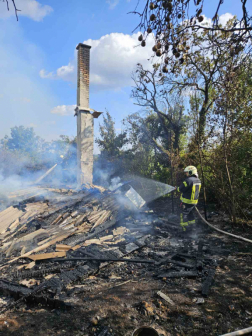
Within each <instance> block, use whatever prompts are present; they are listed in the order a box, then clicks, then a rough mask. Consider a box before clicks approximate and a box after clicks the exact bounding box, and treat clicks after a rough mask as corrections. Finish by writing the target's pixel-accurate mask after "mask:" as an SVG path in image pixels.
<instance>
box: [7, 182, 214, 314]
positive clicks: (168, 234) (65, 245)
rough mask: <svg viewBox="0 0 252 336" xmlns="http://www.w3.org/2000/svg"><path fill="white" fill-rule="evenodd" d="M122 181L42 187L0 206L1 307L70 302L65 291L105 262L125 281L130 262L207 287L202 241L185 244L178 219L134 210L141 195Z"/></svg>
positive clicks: (210, 264)
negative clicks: (115, 187)
mask: <svg viewBox="0 0 252 336" xmlns="http://www.w3.org/2000/svg"><path fill="white" fill-rule="evenodd" d="M122 189H123V190H124V194H123V193H119V194H118V193H117V191H113V192H111V191H108V190H105V189H103V188H100V187H99V188H98V187H92V188H89V189H88V188H85V189H83V190H81V191H78V192H77V191H73V190H53V189H51V190H43V192H41V193H39V196H38V195H37V196H36V197H31V196H30V197H29V198H28V199H26V200H24V201H22V202H19V203H18V204H16V205H14V206H11V207H9V208H7V209H5V210H4V211H2V212H1V213H0V230H1V232H0V233H1V236H0V239H1V247H0V248H1V265H0V267H1V279H0V292H1V294H2V295H4V296H7V297H11V299H9V301H8V302H7V301H6V305H3V307H2V310H3V311H5V310H7V309H10V308H12V307H14V306H17V305H18V304H20V303H26V304H28V305H31V304H33V305H34V304H42V305H45V306H49V307H51V308H69V307H70V306H71V304H72V302H73V300H71V299H70V300H69V293H70V292H71V293H72V294H73V296H74V295H75V292H76V290H77V291H78V284H79V283H82V284H83V283H85V281H87V283H88V279H90V277H92V276H94V275H96V274H97V273H99V272H100V273H102V272H103V274H106V272H110V271H109V267H108V266H112V265H114V266H113V267H114V269H113V272H114V273H118V274H117V276H118V277H120V276H121V275H122V274H124V278H125V275H127V281H131V278H130V275H131V274H134V272H135V270H136V267H137V269H138V271H137V274H141V272H143V273H144V274H146V275H148V276H150V277H151V278H153V279H161V280H163V281H172V280H174V279H176V278H195V279H198V281H200V282H201V283H202V295H205V296H207V295H208V293H209V289H210V286H211V284H212V281H213V278H214V273H215V268H216V266H217V263H216V261H215V260H214V259H211V258H210V257H205V256H204V254H203V251H202V249H203V245H202V243H201V242H197V241H195V240H194V241H193V243H190V244H189V243H188V245H187V246H186V247H185V246H184V243H183V240H182V239H179V237H180V231H179V230H180V229H179V226H176V225H174V223H173V224H170V223H169V221H168V222H167V221H164V222H163V221H162V220H160V218H158V217H157V216H156V215H155V214H154V213H153V211H152V210H149V209H148V208H147V207H141V210H139V209H138V211H136V209H137V205H139V202H140V204H141V206H142V205H143V203H144V202H143V199H141V197H140V196H139V195H138V194H137V192H136V191H135V190H134V189H133V188H132V187H128V188H126V191H125V188H122ZM174 232H175V235H176V236H177V237H178V239H177V238H176V239H175V238H172V236H174ZM164 237H165V238H164ZM197 244H198V245H197ZM110 268H111V267H110ZM106 270H107V271H106ZM75 286H77V287H76V288H75ZM69 288H71V289H69ZM70 297H71V295H70Z"/></svg>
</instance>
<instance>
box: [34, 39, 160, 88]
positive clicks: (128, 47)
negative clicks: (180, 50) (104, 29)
mask: <svg viewBox="0 0 252 336" xmlns="http://www.w3.org/2000/svg"><path fill="white" fill-rule="evenodd" d="M139 34H140V33H136V34H133V35H126V34H123V33H111V34H108V35H104V36H102V37H101V38H100V39H99V40H92V39H89V40H86V41H84V42H83V43H84V44H88V45H90V46H91V47H92V48H91V51H90V52H91V55H90V58H91V60H90V63H91V69H90V84H91V89H92V88H93V89H95V90H107V89H110V90H111V89H112V90H120V89H121V88H123V87H127V86H131V85H132V79H131V74H132V72H133V70H134V68H135V66H136V64H137V63H141V64H142V65H143V66H144V67H145V68H149V67H151V62H149V61H148V58H149V57H150V56H151V55H153V52H152V47H153V45H154V40H153V37H152V36H149V37H148V39H147V41H146V47H144V48H143V47H140V46H138V45H139V41H138V36H139ZM76 55H77V53H75V58H74V60H73V61H71V62H69V63H68V65H65V66H62V67H60V68H58V69H57V70H56V71H55V72H49V73H47V72H46V71H45V70H44V69H42V70H41V71H40V77H42V78H48V79H62V80H65V81H71V82H74V83H76V78H77V69H76V68H77V61H76Z"/></svg>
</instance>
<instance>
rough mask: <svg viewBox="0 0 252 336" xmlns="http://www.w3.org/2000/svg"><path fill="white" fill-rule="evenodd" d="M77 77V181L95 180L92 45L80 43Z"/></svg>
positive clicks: (81, 182) (89, 182)
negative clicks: (91, 104)
mask: <svg viewBox="0 0 252 336" xmlns="http://www.w3.org/2000/svg"><path fill="white" fill-rule="evenodd" d="M76 49H77V50H78V78H77V108H76V114H77V181H78V185H82V184H85V183H88V184H92V182H93V150H94V119H93V115H92V114H91V113H90V108H89V63H90V62H89V61H90V49H91V47H90V46H88V45H86V44H83V43H79V44H78V46H77V48H76Z"/></svg>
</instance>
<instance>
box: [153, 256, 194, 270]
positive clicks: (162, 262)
mask: <svg viewBox="0 0 252 336" xmlns="http://www.w3.org/2000/svg"><path fill="white" fill-rule="evenodd" d="M169 263H170V264H174V265H178V266H181V267H185V268H195V267H196V265H192V264H187V263H184V262H182V261H177V260H173V259H170V258H163V259H161V260H160V261H158V262H156V266H160V265H162V264H169Z"/></svg>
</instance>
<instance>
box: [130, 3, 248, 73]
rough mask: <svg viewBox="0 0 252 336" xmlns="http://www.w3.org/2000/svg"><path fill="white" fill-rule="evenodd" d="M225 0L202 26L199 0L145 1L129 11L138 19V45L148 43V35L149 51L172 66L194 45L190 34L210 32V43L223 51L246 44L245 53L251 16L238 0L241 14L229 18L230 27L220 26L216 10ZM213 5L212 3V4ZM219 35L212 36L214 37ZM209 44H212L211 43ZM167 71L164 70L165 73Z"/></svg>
mask: <svg viewBox="0 0 252 336" xmlns="http://www.w3.org/2000/svg"><path fill="white" fill-rule="evenodd" d="M224 2H225V3H226V2H228V0H219V1H218V4H216V5H217V6H216V7H215V8H214V12H213V17H212V21H211V23H210V24H209V25H206V24H205V23H206V20H205V16H204V15H203V13H204V8H205V7H204V6H205V5H204V1H203V0H162V1H160V0H146V1H145V6H144V8H143V9H142V10H141V9H138V8H139V7H140V4H139V2H138V5H137V7H136V10H135V11H134V12H133V13H134V14H137V15H138V16H139V18H140V20H139V21H140V22H139V25H138V26H137V27H136V29H140V30H141V31H142V34H141V35H140V36H139V38H138V39H139V41H140V42H141V45H142V47H144V46H145V45H146V43H148V41H146V39H147V37H148V35H150V34H151V35H152V36H154V38H155V45H154V46H153V51H154V53H155V55H156V56H158V57H161V58H162V62H161V63H162V64H163V65H164V68H166V64H172V65H175V64H176V63H178V62H180V63H184V59H185V58H186V57H187V55H189V56H190V55H191V53H192V49H191V47H194V42H195V40H194V39H191V38H190V35H191V34H199V33H200V32H202V31H203V33H210V34H211V35H212V36H213V42H214V43H220V44H222V45H223V46H225V47H226V49H227V50H230V49H231V48H234V49H239V48H240V45H241V43H243V44H247V49H248V53H249V52H251V40H252V26H251V23H252V16H251V15H250V13H249V12H248V4H247V0H240V1H237V2H238V3H239V2H240V9H241V13H242V15H241V17H240V18H236V19H235V20H233V21H232V24H231V25H230V26H226V27H222V25H221V24H220V22H219V15H218V13H219V10H220V8H221V5H222V4H223V3H224ZM213 7H214V6H213ZM216 33H217V35H219V34H220V35H221V40H220V39H219V38H216V39H215V36H216ZM212 47H213V46H212ZM167 71H168V70H165V72H167Z"/></svg>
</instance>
